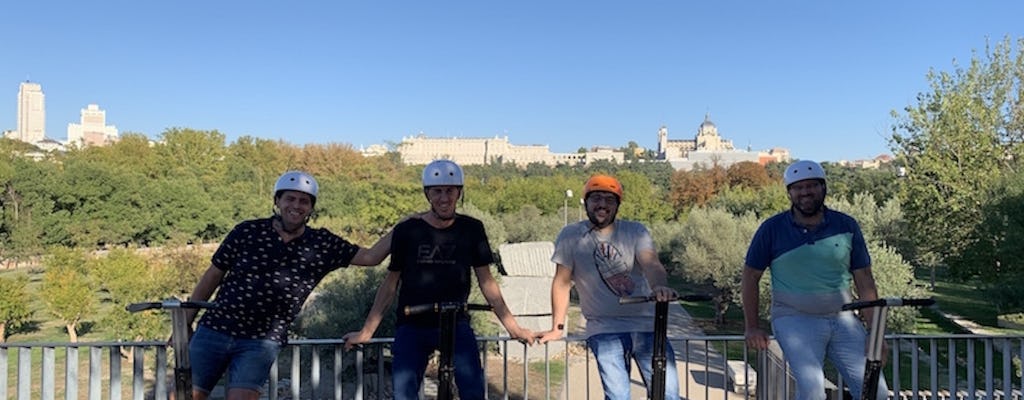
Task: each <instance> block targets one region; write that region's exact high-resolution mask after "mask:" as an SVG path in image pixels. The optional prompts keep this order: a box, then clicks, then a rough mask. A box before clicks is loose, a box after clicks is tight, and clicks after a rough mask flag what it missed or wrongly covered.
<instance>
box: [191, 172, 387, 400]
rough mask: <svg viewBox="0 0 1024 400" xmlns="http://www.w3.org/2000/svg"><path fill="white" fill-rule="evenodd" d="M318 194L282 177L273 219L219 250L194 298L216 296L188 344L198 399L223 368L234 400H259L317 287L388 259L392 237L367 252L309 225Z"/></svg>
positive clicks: (308, 179)
mask: <svg viewBox="0 0 1024 400" xmlns="http://www.w3.org/2000/svg"><path fill="white" fill-rule="evenodd" d="M319 189H320V188H319V185H318V184H317V182H316V179H313V177H312V176H310V175H309V174H307V173H305V172H300V171H289V172H286V173H284V174H283V175H281V177H280V178H278V180H277V184H275V185H274V215H273V216H271V217H269V218H261V219H255V220H249V221H244V222H241V223H239V224H238V225H236V226H235V227H234V229H232V230H231V232H230V233H228V236H227V237H226V238H225V239H224V241H223V242H221V244H220V247H218V248H217V251H216V252H215V253H214V255H213V258H212V260H211V265H210V267H209V268H208V269H207V270H206V272H205V273H204V274H203V276H202V278H201V279H200V280H199V282H198V283H197V284H196V287H195V289H194V290H193V291H192V295H191V297H190V300H192V301H206V300H207V299H209V298H210V296H211V295H212V294H213V292H214V291H217V297H216V299H215V300H216V304H217V308H215V309H211V310H208V311H206V312H205V313H204V314H203V317H202V318H201V319H200V320H199V327H198V329H197V330H196V332H195V334H194V335H193V336H192V340H191V342H190V343H189V353H190V357H191V360H192V385H193V386H192V397H193V398H194V399H198V400H203V399H206V398H207V397H208V396H209V394H210V391H212V390H213V388H214V386H215V385H216V384H217V381H218V380H220V378H221V376H222V375H223V374H224V372H225V371H229V374H228V376H229V378H228V381H227V399H228V400H242V399H258V398H259V395H260V392H259V390H260V388H261V387H262V386H263V384H264V383H265V382H266V380H267V375H268V374H269V372H270V366H271V365H272V364H273V363H274V361H275V360H276V359H277V353H278V350H279V349H280V348H281V346H282V344H284V343H285V342H286V341H287V334H288V327H289V326H290V325H291V323H292V321H293V320H294V319H295V316H296V315H297V314H298V312H299V310H300V309H301V307H302V303H303V302H304V301H305V300H306V297H308V296H309V293H310V292H311V291H312V290H313V288H314V287H316V285H317V283H319V282H320V280H321V279H323V277H324V276H326V275H327V273H329V272H331V271H333V270H335V269H336V268H341V267H346V266H348V265H349V264H355V265H366V266H370V265H378V264H380V263H381V262H382V261H383V260H384V258H385V257H386V256H387V254H388V252H389V250H390V246H391V233H390V232H389V233H388V234H387V235H385V236H384V237H382V238H381V239H380V240H379V241H378V242H377V243H376V244H374V245H373V247H372V248H369V249H367V248H362V247H359V246H357V245H354V244H352V243H349V242H348V241H346V240H345V239H342V238H341V237H339V236H337V235H335V234H334V233H331V232H330V231H328V230H327V229H323V228H312V227H310V226H308V225H306V223H307V222H308V221H309V217H310V215H311V214H312V213H313V210H314V207H315V206H316V199H317V195H318V194H319ZM195 315H196V313H195V312H194V311H193V312H192V313H191V314H190V315H189V321H190V322H191V321H192V319H194V318H195Z"/></svg>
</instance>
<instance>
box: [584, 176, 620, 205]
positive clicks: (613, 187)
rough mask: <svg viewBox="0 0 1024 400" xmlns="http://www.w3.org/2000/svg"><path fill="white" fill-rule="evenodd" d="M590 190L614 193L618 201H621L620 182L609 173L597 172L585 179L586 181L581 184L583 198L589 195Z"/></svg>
mask: <svg viewBox="0 0 1024 400" xmlns="http://www.w3.org/2000/svg"><path fill="white" fill-rule="evenodd" d="M590 192H610V193H614V194H615V196H616V197H618V198H619V202H622V184H621V183H619V180H618V179H615V178H614V177H612V176H609V175H602V174H597V175H594V176H591V177H590V179H587V183H586V184H585V185H583V198H587V197H588V196H590Z"/></svg>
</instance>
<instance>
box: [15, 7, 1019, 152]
mask: <svg viewBox="0 0 1024 400" xmlns="http://www.w3.org/2000/svg"><path fill="white" fill-rule="evenodd" d="M1022 15H1024V3H1022V2H1019V1H873V0H872V1H751V2H739V1H683V0H672V1H568V0H567V1H531V0H523V1H518V0H517V1H480V0H475V1H360V2H349V1H317V2H314V1H293V2H284V1H273V2H270V1H267V2H258V1H252V0H248V1H224V0H214V1H209V0H205V1H194V0H180V1H178V0H176V1H137V0H119V1H106V0H104V1H77V0H76V1H64V2H55V1H46V0H42V1H11V2H5V3H4V5H3V6H0V26H2V31H3V35H2V37H3V39H0V54H2V55H0V57H2V58H0V100H2V99H6V100H2V101H0V129H14V128H15V127H16V109H17V102H16V99H17V92H18V84H19V83H20V82H22V81H24V80H26V79H28V80H31V81H33V82H38V83H40V84H41V85H42V87H43V91H44V93H45V94H46V111H47V121H46V123H47V136H49V137H51V138H56V139H61V140H63V139H65V138H66V133H67V124H68V123H70V122H78V118H79V110H80V109H82V108H84V107H85V106H86V104H89V103H97V104H99V105H100V107H101V108H103V109H104V110H106V111H107V120H108V123H110V124H113V125H116V126H117V127H118V129H119V130H120V131H121V132H122V133H123V132H127V131H130V132H140V133H144V134H146V135H148V136H149V137H151V138H158V137H159V136H160V134H161V133H162V132H163V131H164V130H165V129H166V128H168V127H189V128H196V129H217V130H219V131H220V132H222V133H224V134H225V135H226V136H227V139H228V141H229V142H230V141H233V140H235V139H236V138H238V137H239V136H242V135H251V136H256V137H263V138H271V139H283V140H285V141H287V142H289V143H293V144H299V145H301V144H305V143H328V142H336V143H350V144H352V145H353V146H355V147H356V148H359V147H360V146H368V145H371V144H377V143H381V144H383V143H387V142H391V143H397V142H399V141H401V139H402V137H403V136H409V135H414V134H417V133H419V132H423V133H424V134H426V135H428V136H434V137H437V136H460V137H492V136H495V135H502V136H503V135H508V137H509V139H510V140H511V142H512V143H514V144H521V145H525V144H547V145H549V146H550V147H551V150H552V151H556V152H573V151H575V150H576V149H577V148H579V147H589V146H592V145H610V146H616V147H619V146H624V145H625V144H626V143H628V142H629V141H635V142H637V143H638V144H639V145H641V146H644V147H648V148H654V147H656V145H657V143H656V133H657V131H658V128H659V127H660V126H662V125H666V126H667V127H668V128H669V137H670V138H672V139H692V138H693V136H694V135H695V134H696V131H697V127H698V125H699V124H700V123H701V122H702V121H703V119H704V115H705V113H708V112H710V115H711V120H712V121H714V122H715V124H716V125H717V126H718V128H719V132H720V133H721V134H722V136H724V137H725V138H726V139H731V140H733V142H734V143H735V144H736V145H737V147H741V148H745V147H747V146H748V145H749V146H751V147H752V148H754V149H766V148H770V147H775V146H781V147H787V148H789V149H790V150H791V151H792V152H793V155H794V156H795V157H797V158H806V159H818V160H839V159H860V158H870V157H874V156H876V155H878V154H881V153H889V152H890V151H889V148H888V144H887V137H888V135H889V132H890V130H891V125H892V122H893V120H892V118H891V117H890V115H889V112H890V111H891V110H894V109H896V110H902V108H903V107H905V106H907V105H910V104H914V103H915V97H916V95H917V94H918V93H919V92H922V91H927V90H928V82H927V80H926V78H925V75H926V73H927V72H928V70H929V68H935V69H937V70H945V71H950V70H952V68H953V63H952V61H953V59H954V58H956V59H957V60H960V61H961V62H963V63H966V61H967V60H969V59H970V57H971V51H972V50H979V51H983V49H984V47H985V44H986V38H990V40H991V41H993V42H994V41H998V40H1002V39H1003V37H1005V36H1010V37H1011V38H1014V39H1016V38H1019V37H1022V36H1024V22H1022V19H1021V16H1022ZM4 93H6V94H4Z"/></svg>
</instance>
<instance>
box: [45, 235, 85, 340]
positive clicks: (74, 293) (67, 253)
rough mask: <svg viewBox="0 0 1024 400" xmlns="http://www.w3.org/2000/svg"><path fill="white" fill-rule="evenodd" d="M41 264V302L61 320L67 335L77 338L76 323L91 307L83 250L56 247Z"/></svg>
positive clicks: (72, 338) (71, 338) (79, 322)
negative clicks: (44, 268)
mask: <svg viewBox="0 0 1024 400" xmlns="http://www.w3.org/2000/svg"><path fill="white" fill-rule="evenodd" d="M43 265H44V266H45V267H46V272H45V273H44V274H43V286H42V294H43V302H45V303H46V308H47V309H48V310H49V311H50V313H51V314H53V316H54V317H56V318H57V319H59V320H60V321H61V322H63V323H64V327H65V328H66V330H67V333H68V339H69V340H70V341H71V342H72V343H77V342H78V327H79V325H80V324H81V322H82V320H83V319H84V318H85V317H86V316H88V315H91V314H92V312H93V311H94V310H95V297H94V296H93V294H94V291H93V288H92V286H91V279H90V277H89V275H88V274H87V272H86V271H87V269H86V268H85V265H86V257H85V253H84V252H83V251H81V250H73V249H66V248H56V249H54V250H53V251H52V252H51V253H50V255H48V256H47V257H46V258H45V259H44V261H43Z"/></svg>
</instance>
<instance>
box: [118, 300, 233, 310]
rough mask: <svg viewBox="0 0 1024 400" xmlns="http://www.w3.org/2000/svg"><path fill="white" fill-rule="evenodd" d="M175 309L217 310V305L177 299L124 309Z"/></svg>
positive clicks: (135, 305)
mask: <svg viewBox="0 0 1024 400" xmlns="http://www.w3.org/2000/svg"><path fill="white" fill-rule="evenodd" d="M175 308H217V303H211V302H208V301H180V300H177V299H168V300H164V301H147V302H142V303H132V304H129V305H127V306H125V307H124V309H125V310H128V312H139V311H145V310H156V309H175Z"/></svg>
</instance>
